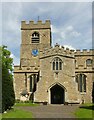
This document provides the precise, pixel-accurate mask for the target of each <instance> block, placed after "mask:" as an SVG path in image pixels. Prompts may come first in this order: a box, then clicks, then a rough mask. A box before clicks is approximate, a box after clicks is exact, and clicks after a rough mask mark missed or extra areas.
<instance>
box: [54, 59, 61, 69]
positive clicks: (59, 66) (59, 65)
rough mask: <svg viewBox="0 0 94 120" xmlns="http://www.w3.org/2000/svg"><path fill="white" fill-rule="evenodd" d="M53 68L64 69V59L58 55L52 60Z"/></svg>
mask: <svg viewBox="0 0 94 120" xmlns="http://www.w3.org/2000/svg"><path fill="white" fill-rule="evenodd" d="M52 70H62V60H61V59H60V58H58V57H56V58H55V59H54V60H53V62H52Z"/></svg>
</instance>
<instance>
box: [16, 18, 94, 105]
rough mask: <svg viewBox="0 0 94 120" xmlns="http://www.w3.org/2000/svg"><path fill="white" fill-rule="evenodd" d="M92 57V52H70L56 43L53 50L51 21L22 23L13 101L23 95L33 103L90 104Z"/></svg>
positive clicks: (93, 63) (91, 50)
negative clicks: (18, 63)
mask: <svg viewBox="0 0 94 120" xmlns="http://www.w3.org/2000/svg"><path fill="white" fill-rule="evenodd" d="M93 57H94V50H93V49H90V50H87V49H83V50H82V51H81V50H70V49H69V48H64V47H63V46H60V45H59V44H58V43H56V44H55V45H54V47H52V38H51V22H50V20H46V21H45V23H43V22H42V21H41V20H38V21H37V23H35V22H34V21H29V23H26V21H22V22H21V46H20V65H19V66H17V65H15V66H14V90H15V97H16V99H21V96H25V97H27V98H28V100H31V101H33V102H34V103H44V102H47V104H64V103H82V102H84V103H91V102H92V89H93V83H94V81H93V80H94V61H93ZM22 93H23V94H22ZM25 93H26V94H25ZM28 96H29V97H28Z"/></svg>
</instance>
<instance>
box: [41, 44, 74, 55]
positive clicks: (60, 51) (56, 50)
mask: <svg viewBox="0 0 94 120" xmlns="http://www.w3.org/2000/svg"><path fill="white" fill-rule="evenodd" d="M54 55H60V56H66V57H74V50H70V49H69V48H65V47H64V46H60V45H59V44H57V43H56V45H55V46H54V47H50V48H49V49H47V48H45V49H44V51H43V52H41V53H40V56H41V57H46V56H54Z"/></svg>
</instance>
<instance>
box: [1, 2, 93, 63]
mask: <svg viewBox="0 0 94 120" xmlns="http://www.w3.org/2000/svg"><path fill="white" fill-rule="evenodd" d="M15 1H16V0H15ZM23 1H24V0H23ZM91 11H92V3H86V2H83V3H82V2H78V3H76V2H68V3H67V2H46V3H45V2H39V3H38V2H28V1H27V2H22V0H20V2H14V3H13V1H12V2H11V3H10V2H9V3H8V2H7V3H6V2H5V3H3V4H2V13H3V15H2V21H3V22H2V26H3V29H2V33H3V44H5V45H7V46H8V48H9V49H10V50H11V52H12V54H13V55H14V61H15V64H16V63H17V64H18V62H17V61H19V54H20V43H21V31H20V26H21V21H22V20H26V21H30V20H34V21H37V20H38V19H37V18H38V16H40V20H42V21H45V20H46V19H50V20H51V23H52V24H51V31H52V45H54V44H55V43H59V44H61V45H65V46H67V47H70V48H79V49H82V48H87V49H88V48H90V47H91V44H92V12H91ZM0 27H1V25H0ZM82 41H83V43H82Z"/></svg>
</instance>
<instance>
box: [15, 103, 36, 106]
mask: <svg viewBox="0 0 94 120" xmlns="http://www.w3.org/2000/svg"><path fill="white" fill-rule="evenodd" d="M14 106H15V107H17V106H38V104H33V103H15V105H14Z"/></svg>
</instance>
